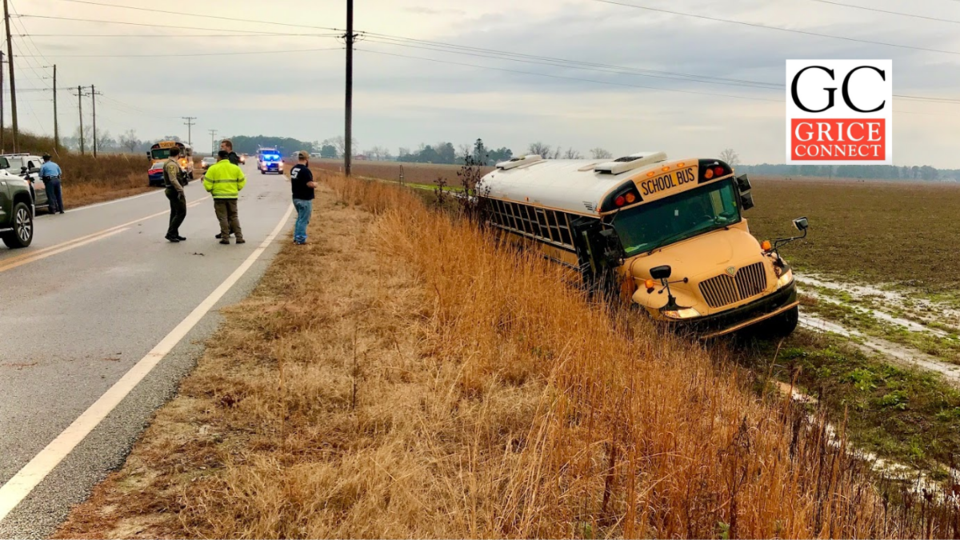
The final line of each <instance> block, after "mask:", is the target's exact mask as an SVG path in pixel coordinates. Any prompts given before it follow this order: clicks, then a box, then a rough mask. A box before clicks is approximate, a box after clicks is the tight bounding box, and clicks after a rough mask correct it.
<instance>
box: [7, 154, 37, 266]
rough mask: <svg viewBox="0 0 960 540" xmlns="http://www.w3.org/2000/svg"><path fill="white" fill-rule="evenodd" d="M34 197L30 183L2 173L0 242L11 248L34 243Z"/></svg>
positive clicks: (23, 246)
mask: <svg viewBox="0 0 960 540" xmlns="http://www.w3.org/2000/svg"><path fill="white" fill-rule="evenodd" d="M33 214H34V212H33V197H31V195H30V183H29V182H27V181H26V180H24V179H23V178H21V177H19V176H16V175H14V174H10V173H8V172H7V171H0V240H3V243H4V244H6V245H7V247H10V248H25V247H27V246H29V245H30V243H31V242H33Z"/></svg>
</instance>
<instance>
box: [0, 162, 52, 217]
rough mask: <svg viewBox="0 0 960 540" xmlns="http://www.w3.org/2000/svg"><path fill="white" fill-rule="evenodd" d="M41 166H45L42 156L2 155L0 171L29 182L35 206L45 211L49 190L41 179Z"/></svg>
mask: <svg viewBox="0 0 960 540" xmlns="http://www.w3.org/2000/svg"><path fill="white" fill-rule="evenodd" d="M41 165H43V160H42V159H40V156H34V155H31V154H2V155H0V169H2V170H5V171H7V172H8V173H10V174H12V175H14V176H19V177H21V178H26V179H27V180H29V181H30V192H31V194H32V195H33V204H34V206H36V207H38V208H43V209H45V208H46V207H47V189H46V186H44V184H43V180H42V179H41V178H40V166H41Z"/></svg>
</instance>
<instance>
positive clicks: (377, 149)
mask: <svg viewBox="0 0 960 540" xmlns="http://www.w3.org/2000/svg"><path fill="white" fill-rule="evenodd" d="M389 153H390V152H389V151H388V150H387V149H386V148H384V147H382V146H374V147H373V148H371V149H369V150H367V151H366V152H364V153H363V155H364V156H366V157H367V158H368V159H372V160H375V161H383V160H384V159H386V156H387V155H388V154H389Z"/></svg>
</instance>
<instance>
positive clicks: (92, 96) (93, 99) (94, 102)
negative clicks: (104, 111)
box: [81, 84, 102, 157]
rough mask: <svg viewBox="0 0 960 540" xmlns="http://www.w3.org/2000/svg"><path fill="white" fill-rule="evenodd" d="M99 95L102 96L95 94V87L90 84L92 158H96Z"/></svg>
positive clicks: (98, 93)
mask: <svg viewBox="0 0 960 540" xmlns="http://www.w3.org/2000/svg"><path fill="white" fill-rule="evenodd" d="M99 95H102V94H101V93H100V92H97V89H96V87H94V85H92V84H91V85H90V103H91V104H92V105H93V157H97V96H99ZM81 129H82V128H81Z"/></svg>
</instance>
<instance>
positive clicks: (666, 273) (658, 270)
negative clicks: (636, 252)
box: [650, 264, 673, 281]
mask: <svg viewBox="0 0 960 540" xmlns="http://www.w3.org/2000/svg"><path fill="white" fill-rule="evenodd" d="M672 273H673V269H672V268H670V265H668V264H665V265H663V266H656V267H654V268H651V269H650V277H652V278H653V279H656V280H660V281H663V280H665V279H670V274H672Z"/></svg>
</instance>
